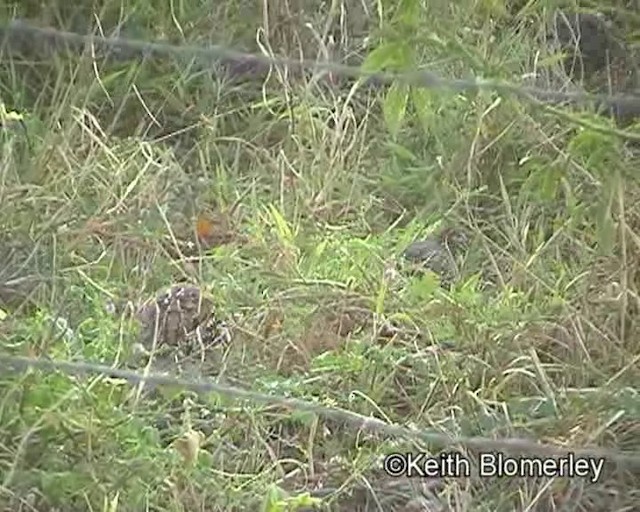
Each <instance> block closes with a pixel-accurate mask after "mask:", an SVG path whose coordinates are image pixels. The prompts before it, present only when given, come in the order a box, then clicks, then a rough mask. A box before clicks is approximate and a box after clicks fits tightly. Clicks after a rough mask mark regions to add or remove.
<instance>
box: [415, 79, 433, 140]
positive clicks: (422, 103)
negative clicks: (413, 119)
mask: <svg viewBox="0 0 640 512" xmlns="http://www.w3.org/2000/svg"><path fill="white" fill-rule="evenodd" d="M411 103H412V105H413V109H414V110H415V112H416V115H417V116H418V120H419V121H420V125H421V126H422V129H423V130H424V132H425V133H430V131H431V127H432V126H433V122H434V115H433V114H434V113H435V111H434V108H433V103H432V101H431V92H430V91H429V90H427V89H420V88H417V87H414V88H413V89H412V90H411Z"/></svg>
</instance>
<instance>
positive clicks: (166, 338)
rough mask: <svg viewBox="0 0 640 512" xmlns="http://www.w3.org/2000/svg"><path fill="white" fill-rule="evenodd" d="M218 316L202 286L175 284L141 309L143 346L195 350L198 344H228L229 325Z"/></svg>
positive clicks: (139, 311)
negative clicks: (193, 348)
mask: <svg viewBox="0 0 640 512" xmlns="http://www.w3.org/2000/svg"><path fill="white" fill-rule="evenodd" d="M215 313H216V312H215V308H214V303H213V300H212V298H211V297H209V296H208V295H207V294H206V293H205V292H203V291H202V290H201V289H200V288H199V287H197V286H194V285H192V284H186V283H185V284H175V285H172V286H171V287H169V288H168V289H165V290H163V291H161V292H160V293H159V294H157V295H156V296H155V297H154V298H152V299H150V300H148V301H146V302H145V303H143V304H142V306H141V307H140V308H139V309H138V311H137V315H136V316H137V318H138V320H139V321H140V323H141V325H142V332H141V335H140V343H141V344H142V346H143V347H144V348H145V349H147V350H149V349H151V348H153V347H160V346H163V345H168V346H176V347H177V346H183V347H186V348H192V345H193V344H194V343H196V342H197V343H198V344H199V345H200V346H201V347H202V346H211V345H214V344H217V343H228V342H229V341H230V334H229V331H228V329H227V327H226V324H225V323H224V322H222V321H220V320H218V319H217V318H216V315H215Z"/></svg>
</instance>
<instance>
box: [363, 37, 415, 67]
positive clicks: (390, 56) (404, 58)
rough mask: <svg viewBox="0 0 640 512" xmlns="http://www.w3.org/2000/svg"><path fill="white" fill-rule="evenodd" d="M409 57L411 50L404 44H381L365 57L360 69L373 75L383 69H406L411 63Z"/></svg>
mask: <svg viewBox="0 0 640 512" xmlns="http://www.w3.org/2000/svg"><path fill="white" fill-rule="evenodd" d="M411 55H412V52H411V48H410V47H409V46H408V45H407V44H406V43H404V42H388V43H382V44H381V45H380V46H378V47H377V48H376V49H374V50H373V51H372V52H371V53H369V55H367V58H366V59H365V60H364V62H363V63H362V66H361V69H362V71H364V72H367V73H374V72H376V71H383V70H385V69H395V70H398V69H402V68H406V67H407V66H408V65H409V64H410V62H411Z"/></svg>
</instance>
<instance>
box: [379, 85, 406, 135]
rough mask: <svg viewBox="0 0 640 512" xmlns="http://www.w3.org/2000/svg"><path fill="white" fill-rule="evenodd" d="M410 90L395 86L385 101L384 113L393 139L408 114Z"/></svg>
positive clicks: (403, 86) (404, 86) (402, 86)
mask: <svg viewBox="0 0 640 512" xmlns="http://www.w3.org/2000/svg"><path fill="white" fill-rule="evenodd" d="M408 101H409V88H408V87H407V86H406V85H401V84H393V85H392V86H391V87H390V88H389V91H388V92H387V96H386V97H385V99H384V104H383V106H382V111H383V115H384V120H385V122H386V123H387V128H388V129H389V131H390V132H391V136H392V138H394V139H395V138H396V137H397V136H398V133H399V131H400V128H401V127H402V123H403V121H404V118H405V116H406V113H407V102H408Z"/></svg>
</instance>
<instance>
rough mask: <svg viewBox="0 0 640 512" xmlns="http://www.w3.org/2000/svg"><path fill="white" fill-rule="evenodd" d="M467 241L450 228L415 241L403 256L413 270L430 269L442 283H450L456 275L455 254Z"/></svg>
mask: <svg viewBox="0 0 640 512" xmlns="http://www.w3.org/2000/svg"><path fill="white" fill-rule="evenodd" d="M466 243H467V236H466V235H465V234H464V233H462V232H459V231H456V230H454V229H451V228H447V229H444V230H442V231H441V232H439V233H437V234H433V235H430V236H428V237H427V238H426V239H424V240H419V241H415V242H413V243H412V244H410V245H409V247H407V248H406V249H405V250H404V252H403V256H404V258H405V259H406V260H407V261H409V262H410V264H411V267H412V268H413V269H414V270H417V271H421V270H430V271H431V272H433V273H435V274H436V275H437V276H438V277H439V278H440V282H441V283H442V284H445V285H446V284H449V283H451V282H452V281H453V280H454V279H455V278H456V276H457V275H458V265H457V264H456V256H458V254H460V252H461V250H462V249H463V247H464V246H465V245H466Z"/></svg>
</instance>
